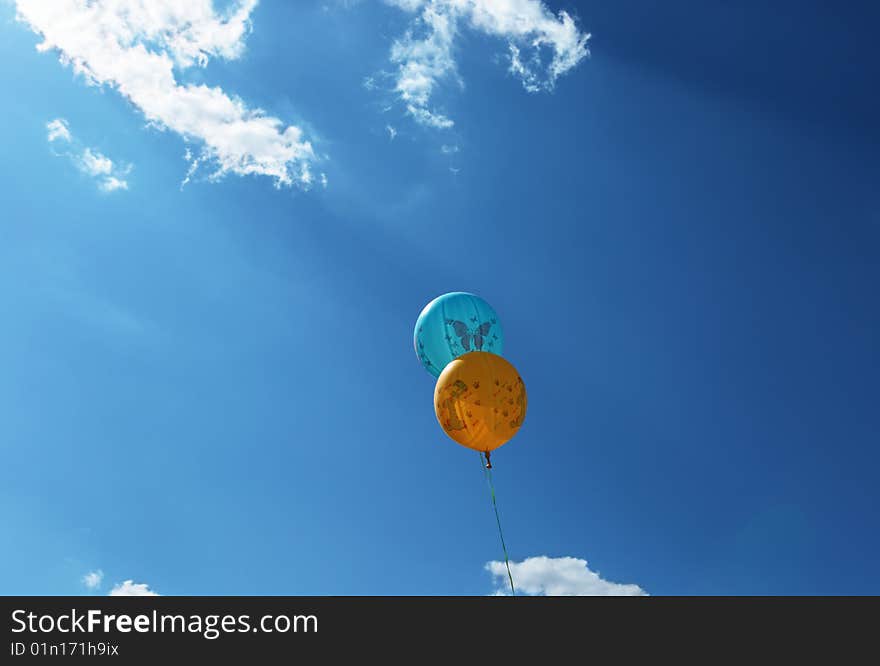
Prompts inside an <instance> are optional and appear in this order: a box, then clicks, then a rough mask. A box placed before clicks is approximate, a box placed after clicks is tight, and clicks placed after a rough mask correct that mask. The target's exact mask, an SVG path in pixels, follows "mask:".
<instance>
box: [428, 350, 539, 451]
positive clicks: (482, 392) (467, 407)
mask: <svg viewBox="0 0 880 666" xmlns="http://www.w3.org/2000/svg"><path fill="white" fill-rule="evenodd" d="M434 409H435V411H436V414H437V420H438V421H439V422H440V425H441V426H442V427H443V430H444V431H445V432H446V434H447V435H449V436H450V437H451V438H452V439H453V440H455V441H456V442H458V443H459V444H461V445H462V446H466V447H468V448H469V449H475V450H477V451H482V452H484V453H488V452H489V451H494V450H495V449H497V448H498V447H499V446H501V445H502V444H504V443H505V442H507V441H508V440H509V439H510V438H511V437H513V436H514V435H515V434H516V433H517V431H518V430H519V427H520V426H521V425H522V423H523V419H525V416H526V386H525V384H524V383H523V380H522V379H521V378H520V376H519V373H518V372H517V371H516V368H514V367H513V366H512V365H511V364H510V363H509V362H507V361H506V360H505V359H503V358H501V357H500V356H498V355H497V354H492V353H489V352H479V351H475V352H470V353H467V354H464V355H462V356H459V357H458V358H457V359H455V360H453V361H452V362H451V363H449V365H447V366H446V368H445V369H444V370H443V372H442V373H441V374H440V378H439V379H438V380H437V386H436V387H435V388H434Z"/></svg>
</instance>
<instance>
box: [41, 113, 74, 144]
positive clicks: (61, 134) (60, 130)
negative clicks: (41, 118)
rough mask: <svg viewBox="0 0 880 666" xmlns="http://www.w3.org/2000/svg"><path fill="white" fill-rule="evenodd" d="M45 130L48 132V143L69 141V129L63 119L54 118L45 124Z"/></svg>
mask: <svg viewBox="0 0 880 666" xmlns="http://www.w3.org/2000/svg"><path fill="white" fill-rule="evenodd" d="M46 129H47V130H48V131H49V142H50V143H51V142H52V141H70V138H71V137H70V128H69V127H68V126H67V121H66V120H64V118H56V119H55V120H53V121H51V122H49V123H46Z"/></svg>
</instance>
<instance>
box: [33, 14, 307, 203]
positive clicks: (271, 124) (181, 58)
mask: <svg viewBox="0 0 880 666" xmlns="http://www.w3.org/2000/svg"><path fill="white" fill-rule="evenodd" d="M224 4H225V8H224V9H223V10H217V9H215V7H214V4H213V3H212V1H211V0H188V1H187V2H178V1H177V0H93V1H92V2H83V1H82V0H54V1H53V2H45V1H44V0H16V7H17V18H18V20H19V21H21V22H23V23H25V24H27V25H28V26H29V27H30V28H31V29H32V30H33V31H34V32H36V33H37V34H39V35H41V36H42V38H43V41H42V43H41V44H39V46H38V47H37V48H38V49H39V50H40V51H48V50H54V51H56V52H57V53H58V55H59V58H60V60H61V62H62V63H64V64H65V65H69V66H71V67H72V68H73V70H74V71H75V72H76V73H78V74H80V75H82V76H83V78H84V79H85V81H86V82H87V83H89V84H90V85H96V86H104V85H106V86H108V87H110V88H113V89H115V90H117V91H118V92H119V93H120V94H121V95H122V96H124V97H125V98H126V99H128V100H129V101H130V102H131V103H132V104H133V105H134V106H135V107H136V108H137V109H139V110H140V112H141V113H142V114H143V115H144V117H145V118H146V119H147V120H148V122H149V123H150V124H151V125H152V126H154V127H156V128H159V129H161V130H169V131H172V132H175V133H177V134H179V135H180V136H182V137H183V138H184V139H186V140H187V141H188V142H191V143H193V144H194V145H196V146H198V147H199V154H198V155H197V156H196V157H195V159H194V160H192V161H191V162H190V173H189V174H188V176H187V179H189V178H191V177H192V175H193V174H194V173H195V169H197V168H199V167H200V166H202V165H205V166H208V165H210V167H211V169H212V171H211V173H210V174H209V176H208V178H209V179H210V180H217V179H219V178H222V177H223V176H225V175H227V174H230V173H232V174H237V175H240V176H245V175H260V176H268V177H270V178H273V179H274V181H275V183H276V185H277V186H282V185H291V184H293V183H297V184H299V185H301V186H304V187H307V186H308V185H310V184H311V183H312V180H313V178H312V172H311V167H312V164H313V163H314V162H315V161H316V160H317V156H316V154H315V151H314V150H313V148H312V145H311V143H310V142H309V141H307V140H306V139H305V137H304V135H303V131H302V130H301V129H300V128H299V127H296V126H294V125H285V123H284V122H282V121H281V120H280V119H278V118H275V117H273V116H270V115H267V114H266V113H265V112H264V111H262V110H261V109H257V108H251V107H249V106H248V105H247V104H246V103H245V102H244V101H243V100H241V99H240V98H238V97H236V96H234V95H231V94H229V93H227V92H225V91H224V90H223V89H222V88H220V87H219V86H214V87H211V86H208V85H205V84H200V85H196V84H191V83H186V84H183V83H180V82H178V80H177V78H176V73H178V72H181V71H184V70H187V69H189V68H193V67H196V68H203V67H205V66H206V65H207V63H208V61H209V60H210V59H211V58H223V59H226V60H234V59H236V58H238V57H240V56H241V54H242V52H243V50H244V42H245V37H246V36H247V34H248V32H249V31H250V17H251V13H252V12H253V10H254V7H255V6H256V4H257V0H235V1H233V2H231V3H224ZM107 186H108V187H110V188H116V189H119V188H120V187H122V185H121V182H108V184H107Z"/></svg>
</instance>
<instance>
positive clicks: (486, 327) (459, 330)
mask: <svg viewBox="0 0 880 666" xmlns="http://www.w3.org/2000/svg"><path fill="white" fill-rule="evenodd" d="M478 321H479V319H477V318H476V317H471V320H470V322H471V325H472V328H471V327H469V326H468V325H467V324H466V323H465V322H463V321H459V320H457V319H447V320H446V325H447V326H451V327H452V332H453V333H454V335H455V337H456V338H458V341H456V340H454V339H453V337H452V336H451V335H449V334H448V333H447V335H446V341H447V342H449V343H450V346H451V347H456V346H459V345H460V346H461V347H462V349H464V350H465V351H466V352H469V351H471V344H472V343H473V347H474V349H475V350H477V351H482V350H483V343H484V342H485V343H486V346H487V347H489V348H490V349H491V348H492V347H494V346H495V341H496V340H497V339H498V336H497V335H494V334H493V335H492V337H491V338H489V337H488V335H489V331H490V329H491V328H492V326H493V325H494V324H496V323H497V321H496V320H495V319H491V320H489V321H484V322H483V323H482V324H479V325H477V322H478Z"/></svg>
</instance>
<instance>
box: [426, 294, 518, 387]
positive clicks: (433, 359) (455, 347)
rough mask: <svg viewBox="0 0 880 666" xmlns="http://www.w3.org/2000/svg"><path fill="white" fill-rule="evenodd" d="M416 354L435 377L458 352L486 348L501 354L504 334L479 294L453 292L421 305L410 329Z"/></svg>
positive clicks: (492, 312) (490, 307)
mask: <svg viewBox="0 0 880 666" xmlns="http://www.w3.org/2000/svg"><path fill="white" fill-rule="evenodd" d="M413 344H414V345H415V348H416V355H417V356H418V357H419V360H420V361H421V362H422V365H424V366H425V369H426V370H427V371H428V372H430V373H431V374H432V375H434V377H439V376H440V373H441V372H443V368H445V367H446V365H447V364H448V363H450V362H451V361H453V360H455V359H456V358H458V357H459V356H461V355H462V354H466V353H468V352H471V351H486V352H492V353H493V354H498V355H499V356H501V355H502V352H503V351H504V334H503V333H502V331H501V323H500V322H499V321H498V315H496V314H495V310H493V309H492V306H491V305H489V304H488V303H487V302H486V301H484V300H483V299H482V298H480V297H479V296H474V294H467V293H464V292H460V291H455V292H452V293H450V294H443V295H442V296H438V297H437V298H435V299H434V300H433V301H431V302H430V303H428V304H427V305H426V306H425V309H424V310H422V314H420V315H419V318H418V321H416V328H415V331H413Z"/></svg>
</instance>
